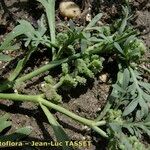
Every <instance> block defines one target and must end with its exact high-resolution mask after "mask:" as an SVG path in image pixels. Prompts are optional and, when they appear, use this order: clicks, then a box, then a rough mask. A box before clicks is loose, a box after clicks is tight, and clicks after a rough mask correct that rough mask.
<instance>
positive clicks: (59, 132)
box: [40, 104, 71, 150]
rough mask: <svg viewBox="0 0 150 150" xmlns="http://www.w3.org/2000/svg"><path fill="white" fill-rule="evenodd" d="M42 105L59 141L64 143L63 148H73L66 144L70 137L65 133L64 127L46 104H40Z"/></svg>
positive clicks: (66, 149)
mask: <svg viewBox="0 0 150 150" xmlns="http://www.w3.org/2000/svg"><path fill="white" fill-rule="evenodd" d="M40 106H41V108H42V110H43V111H44V113H45V115H46V117H47V119H48V121H49V123H50V124H51V126H52V128H53V130H54V132H55V136H56V138H57V140H58V142H62V143H63V150H71V148H70V147H68V146H66V144H65V141H69V138H68V135H67V134H66V133H65V131H64V129H63V128H62V126H61V125H60V124H59V123H58V122H57V121H56V119H55V117H54V116H53V115H52V114H51V113H50V111H49V110H48V108H47V107H46V106H44V105H42V104H40Z"/></svg>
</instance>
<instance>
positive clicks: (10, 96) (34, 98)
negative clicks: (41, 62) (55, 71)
mask: <svg viewBox="0 0 150 150" xmlns="http://www.w3.org/2000/svg"><path fill="white" fill-rule="evenodd" d="M43 97H44V96H43V95H21V94H5V93H0V98H1V99H4V100H7V99H9V100H13V101H26V102H29V101H30V102H34V103H38V104H42V105H45V106H47V107H48V108H52V109H55V110H57V111H58V112H61V113H63V114H65V115H66V116H68V117H70V118H72V119H74V120H75V121H78V122H80V123H82V124H84V125H87V126H89V127H91V128H92V129H93V130H95V131H97V132H98V133H100V134H101V135H102V136H103V137H106V138H107V137H108V136H107V134H106V133H105V132H104V131H102V130H101V129H100V128H98V127H97V126H96V122H95V121H93V120H89V119H86V118H83V117H80V116H78V115H76V114H74V113H72V112H70V111H69V110H67V109H65V108H63V107H61V106H59V105H56V104H54V103H52V102H50V101H47V100H45V99H44V98H43ZM105 124H106V122H105V121H102V122H100V121H99V122H98V125H105Z"/></svg>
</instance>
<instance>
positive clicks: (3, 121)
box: [0, 114, 11, 132]
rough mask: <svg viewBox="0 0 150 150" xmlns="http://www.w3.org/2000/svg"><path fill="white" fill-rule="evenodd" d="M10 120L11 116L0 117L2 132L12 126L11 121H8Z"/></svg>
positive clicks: (0, 130) (0, 129)
mask: <svg viewBox="0 0 150 150" xmlns="http://www.w3.org/2000/svg"><path fill="white" fill-rule="evenodd" d="M9 118H10V115H9V114H5V115H3V116H1V117H0V132H2V131H3V130H4V129H6V128H8V127H10V126H11V121H7V120H8V119H9Z"/></svg>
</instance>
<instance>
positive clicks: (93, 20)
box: [85, 13, 103, 29]
mask: <svg viewBox="0 0 150 150" xmlns="http://www.w3.org/2000/svg"><path fill="white" fill-rule="evenodd" d="M102 16H103V14H102V13H99V14H97V15H96V16H95V17H94V18H93V19H92V20H91V21H90V23H89V24H88V25H87V26H86V28H85V29H87V28H91V27H93V26H95V24H96V23H97V22H98V21H99V20H100V19H101V18H102Z"/></svg>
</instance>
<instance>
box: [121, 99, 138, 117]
mask: <svg viewBox="0 0 150 150" xmlns="http://www.w3.org/2000/svg"><path fill="white" fill-rule="evenodd" d="M137 105H138V100H137V99H134V100H132V102H131V103H129V105H128V106H127V107H126V108H125V110H124V112H123V116H127V115H128V114H130V113H131V112H132V111H134V109H135V108H136V107H137Z"/></svg>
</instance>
